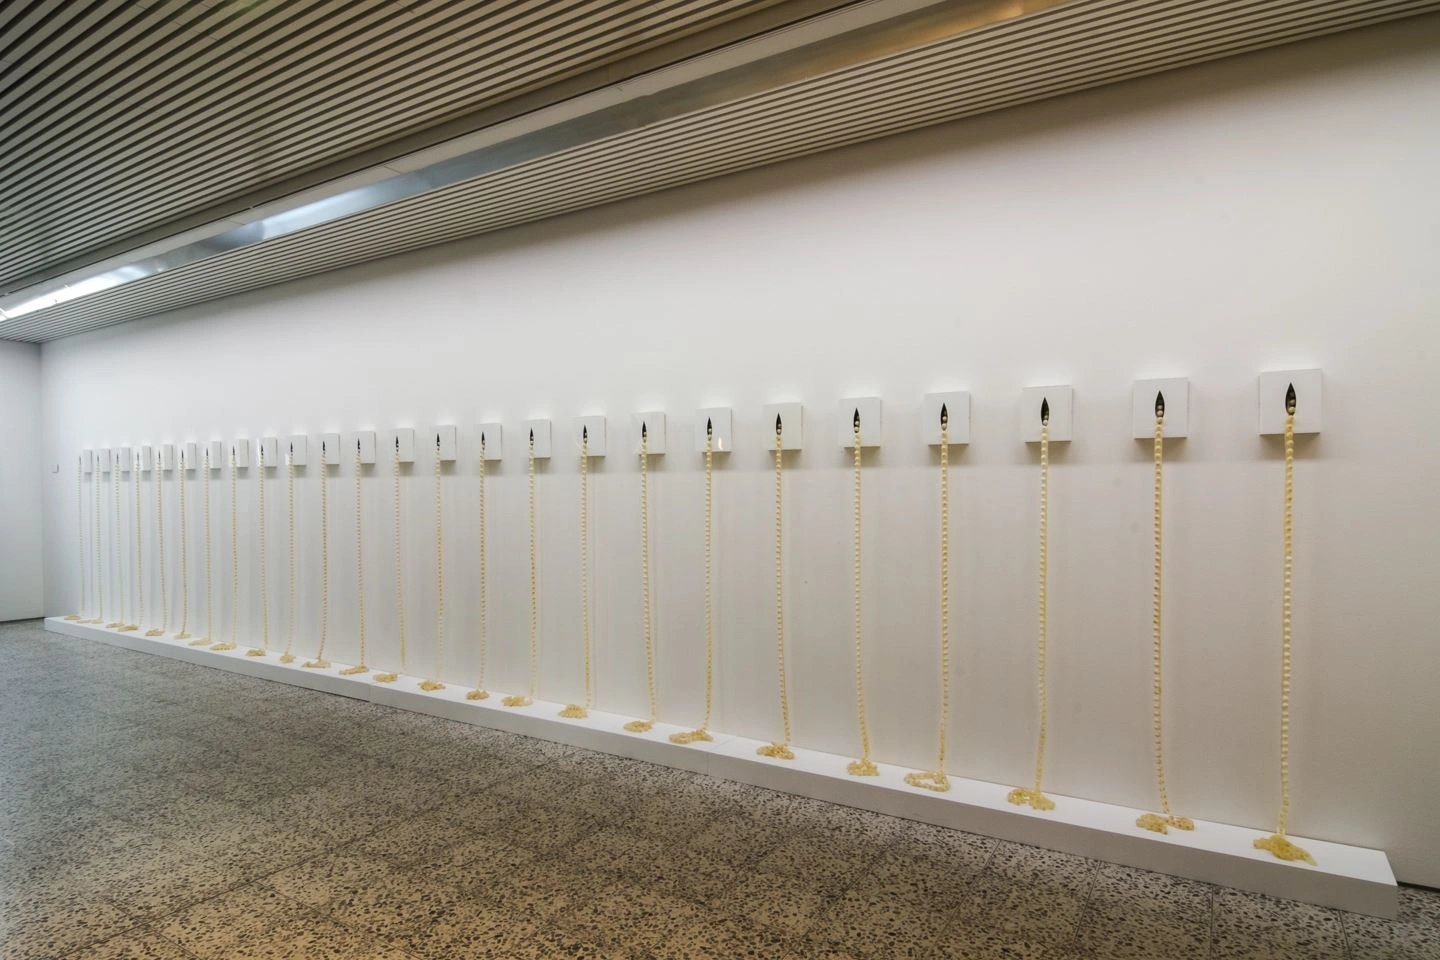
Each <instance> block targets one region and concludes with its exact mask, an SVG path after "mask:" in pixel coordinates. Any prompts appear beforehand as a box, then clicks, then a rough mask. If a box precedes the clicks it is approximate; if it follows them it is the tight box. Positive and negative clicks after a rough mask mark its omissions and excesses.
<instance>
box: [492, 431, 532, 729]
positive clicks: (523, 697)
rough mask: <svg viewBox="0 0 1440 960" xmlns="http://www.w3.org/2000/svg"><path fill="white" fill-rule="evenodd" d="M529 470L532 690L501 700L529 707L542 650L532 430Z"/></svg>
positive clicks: (513, 705) (508, 703)
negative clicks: (536, 558) (537, 577)
mask: <svg viewBox="0 0 1440 960" xmlns="http://www.w3.org/2000/svg"><path fill="white" fill-rule="evenodd" d="M526 469H527V470H528V472H529V499H530V692H529V693H528V694H520V693H512V694H511V695H510V696H508V697H506V698H505V699H503V700H501V701H500V702H501V703H502V704H504V705H505V706H507V707H528V706H530V704H532V703H534V702H535V687H536V682H535V681H536V671H537V670H538V669H539V652H540V596H539V593H538V590H537V586H536V575H537V574H538V573H539V571H538V569H537V567H536V563H535V431H534V430H531V431H530V447H529V451H528V453H527V454H526Z"/></svg>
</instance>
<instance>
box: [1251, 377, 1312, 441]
mask: <svg viewBox="0 0 1440 960" xmlns="http://www.w3.org/2000/svg"><path fill="white" fill-rule="evenodd" d="M1291 386H1294V388H1295V432H1296V433H1319V432H1320V424H1321V422H1322V417H1321V414H1322V413H1323V407H1322V406H1321V402H1320V371H1319V370H1273V371H1270V372H1267V373H1262V374H1260V433H1261V434H1265V435H1269V434H1279V433H1284V432H1285V393H1286V391H1287V390H1288V389H1289V388H1290V387H1291Z"/></svg>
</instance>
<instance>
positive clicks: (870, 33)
mask: <svg viewBox="0 0 1440 960" xmlns="http://www.w3.org/2000/svg"><path fill="white" fill-rule="evenodd" d="M1069 2H1072V0H870V2H869V3H865V4H861V5H859V6H858V7H856V8H850V9H845V10H841V11H838V12H836V13H832V14H829V15H826V16H821V17H818V18H816V19H815V20H813V21H807V22H806V23H803V24H799V25H796V26H794V27H791V28H787V29H784V30H781V31H776V34H774V35H771V38H770V39H771V43H768V44H767V43H762V42H757V41H747V42H744V43H740V44H736V45H735V46H733V47H731V48H728V49H727V50H725V51H722V52H720V53H718V54H712V55H710V56H707V57H701V58H697V60H698V61H702V63H701V64H699V65H700V66H702V68H708V69H709V70H710V71H712V72H710V73H709V74H708V75H702V76H699V77H695V76H693V71H694V69H695V66H696V65H697V64H696V63H695V61H691V62H689V63H686V64H681V65H677V66H676V67H669V68H664V69H661V70H658V71H655V72H653V73H651V74H649V75H648V76H646V77H643V78H640V79H638V80H636V81H632V82H630V83H627V84H620V85H616V86H615V87H612V88H608V90H602V91H598V92H597V93H596V94H588V95H584V96H581V97H578V98H576V99H575V101H570V102H568V103H566V104H559V105H556V106H555V107H552V108H548V109H545V110H540V111H537V112H536V113H534V114H530V115H528V116H526V117H524V118H520V119H518V120H516V121H512V122H510V123H506V124H500V125H498V126H497V127H495V128H491V129H490V130H488V131H483V132H482V133H481V135H480V139H481V140H482V141H488V142H486V143H485V145H483V146H477V147H474V148H473V149H470V150H468V151H467V152H465V153H461V154H460V155H458V156H452V157H448V158H446V159H440V160H437V161H435V162H433V163H431V164H429V165H428V166H424V167H420V168H418V169H410V170H403V171H401V172H396V173H394V174H393V175H391V176H388V177H386V178H385V179H381V180H379V181H377V182H373V183H367V184H364V185H362V186H359V187H354V188H352V189H348V190H344V191H341V192H337V193H335V194H333V195H330V196H325V197H321V198H319V199H314V200H310V201H309V202H305V203H299V204H294V203H293V202H288V199H289V198H287V201H282V202H280V203H278V204H276V205H275V206H276V207H277V208H278V209H274V210H272V211H271V212H269V213H267V214H266V215H265V216H264V217H261V218H259V219H256V220H253V221H252V222H249V223H245V224H242V225H238V226H232V227H229V228H228V229H224V230H222V231H220V232H217V233H214V234H213V235H209V236H204V237H202V238H200V239H196V240H192V241H191V242H188V243H184V244H180V245H176V246H174V247H172V248H170V249H166V250H162V251H160V252H156V253H153V254H151V255H149V256H145V257H138V258H136V257H125V256H124V255H122V256H121V257H118V258H115V259H114V260H112V261H111V264H110V265H109V266H108V267H107V268H106V269H103V270H98V271H97V270H95V269H88V268H87V269H81V270H77V271H74V272H72V273H70V274H65V275H63V276H61V277H57V278H54V279H52V280H50V281H47V282H45V283H42V284H38V285H35V286H32V287H29V288H26V289H23V290H19V291H16V292H15V293H13V294H11V295H10V296H7V297H5V298H3V300H0V316H3V317H4V318H7V319H8V318H17V317H21V316H25V315H27V314H30V313H33V312H36V311H38V310H44V309H47V308H49V307H52V306H56V305H58V304H60V303H66V302H70V301H72V300H75V299H78V298H80V297H83V296H90V295H93V294H94V293H98V292H100V291H105V290H112V289H114V288H116V287H120V286H124V285H126V284H130V283H134V282H136V281H139V280H144V279H148V278H150V277H154V276H157V275H159V274H162V273H165V272H168V271H171V270H175V269H177V268H180V267H183V266H187V265H190V264H194V263H199V262H201V261H204V260H208V259H211V258H213V257H217V256H221V255H224V254H230V253H235V252H237V251H240V250H244V249H246V248H248V247H252V246H255V245H257V244H261V243H265V242H267V241H271V240H275V239H277V238H279V237H285V236H289V235H291V234H294V233H297V232H300V231H303V230H308V229H312V228H314V227H317V226H321V225H324V224H327V223H333V222H335V221H337V220H342V219H345V218H348V217H353V216H356V215H358V214H362V213H365V212H368V211H371V210H375V209H377V208H379V207H384V206H388V205H390V204H393V203H397V202H399V201H402V200H406V199H410V198H413V197H417V196H420V195H423V194H427V193H431V192H434V191H437V190H441V189H444V188H446V187H451V186H454V185H456V184H459V183H462V182H464V181H466V180H471V179H474V178H476V177H480V176H484V175H486V174H490V173H494V172H496V171H499V170H502V169H505V168H508V167H513V166H517V165H519V164H523V163H525V162H527V161H532V160H536V159H540V158H542V157H547V156H553V155H555V154H559V153H563V152H564V151H566V150H569V149H573V148H576V147H580V146H583V145H585V144H588V143H594V142H597V141H600V140H604V139H608V138H610V137H615V136H620V135H623V134H626V133H630V132H632V131H635V130H639V129H642V128H644V127H646V126H650V125H653V124H656V123H660V122H663V121H666V120H670V119H674V118H677V117H680V116H683V115H685V114H688V113H694V112H696V111H700V110H704V109H707V108H709V107H716V106H721V105H723V104H726V103H731V102H734V101H736V100H741V99H744V98H746V97H750V96H754V95H758V94H763V93H766V92H769V91H772V90H774V89H775V88H777V87H781V86H788V85H791V84H794V83H798V82H802V81H805V80H811V79H815V78H816V77H819V76H823V75H824V74H827V73H833V72H836V71H839V70H843V69H845V68H847V67H852V66H856V65H859V64H863V63H867V62H871V61H874V60H877V59H882V58H884V57H886V56H889V55H892V54H895V53H898V52H902V51H905V50H908V49H912V48H914V47H916V46H919V45H924V44H930V43H934V42H936V41H939V40H944V39H947V38H951V37H954V36H958V35H960V34H963V33H967V32H970V31H973V30H976V29H979V28H982V27H985V26H989V25H992V24H995V23H1002V22H1005V21H1007V20H1012V19H1015V18H1017V17H1021V16H1026V15H1033V14H1035V13H1036V12H1041V11H1046V10H1050V9H1054V8H1057V7H1061V6H1065V5H1067V4H1068V3H1069ZM777 42H778V43H779V44H780V46H781V49H780V50H778V51H777V50H775V49H774V47H775V45H776V43H777ZM617 98H618V99H617ZM606 100H609V101H611V102H610V103H608V104H607V105H602V106H599V107H598V108H596V109H590V107H591V105H592V104H594V103H596V102H601V103H603V102H604V101H606ZM383 166H385V167H386V168H387V169H388V170H392V171H393V170H396V167H395V166H393V165H389V164H387V165H383ZM4 332H5V331H4V327H3V325H0V335H3V334H4Z"/></svg>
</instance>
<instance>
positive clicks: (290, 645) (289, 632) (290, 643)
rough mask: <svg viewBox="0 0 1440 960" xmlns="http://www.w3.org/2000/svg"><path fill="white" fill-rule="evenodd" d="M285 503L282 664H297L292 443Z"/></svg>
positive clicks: (287, 466)
mask: <svg viewBox="0 0 1440 960" xmlns="http://www.w3.org/2000/svg"><path fill="white" fill-rule="evenodd" d="M285 501H286V517H287V526H288V530H289V540H290V542H289V561H290V616H289V618H288V620H287V622H286V626H285V652H284V653H282V654H280V662H281V663H294V662H295V445H294V444H293V443H292V444H290V446H289V447H288V448H287V449H286V452H285Z"/></svg>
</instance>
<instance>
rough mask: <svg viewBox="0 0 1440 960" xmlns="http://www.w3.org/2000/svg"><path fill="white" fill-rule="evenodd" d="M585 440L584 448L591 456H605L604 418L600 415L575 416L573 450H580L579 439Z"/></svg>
mask: <svg viewBox="0 0 1440 960" xmlns="http://www.w3.org/2000/svg"><path fill="white" fill-rule="evenodd" d="M582 439H584V440H585V449H586V450H588V451H589V453H590V456H592V457H603V456H605V441H606V432H605V418H604V417H602V416H591V417H576V418H575V452H576V453H579V452H580V441H581V440H582Z"/></svg>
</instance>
